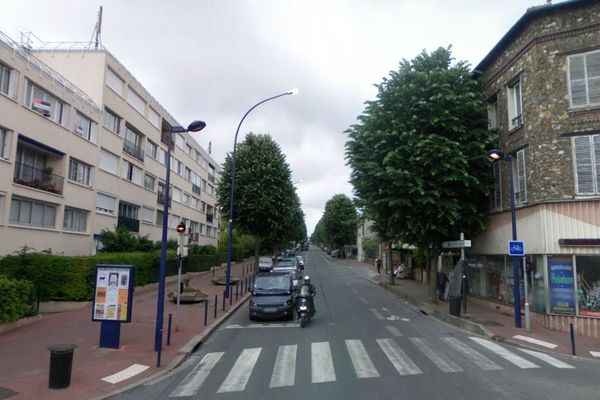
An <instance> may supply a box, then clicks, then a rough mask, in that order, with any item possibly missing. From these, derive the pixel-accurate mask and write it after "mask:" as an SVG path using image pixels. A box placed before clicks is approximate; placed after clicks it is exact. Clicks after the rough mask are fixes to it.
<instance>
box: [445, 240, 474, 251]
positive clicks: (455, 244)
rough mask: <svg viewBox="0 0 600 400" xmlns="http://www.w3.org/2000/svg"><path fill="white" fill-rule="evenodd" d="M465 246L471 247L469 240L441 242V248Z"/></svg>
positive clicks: (461, 247)
mask: <svg viewBox="0 0 600 400" xmlns="http://www.w3.org/2000/svg"><path fill="white" fill-rule="evenodd" d="M465 247H471V241H470V240H450V241H448V242H442V248H443V249H463V248H465Z"/></svg>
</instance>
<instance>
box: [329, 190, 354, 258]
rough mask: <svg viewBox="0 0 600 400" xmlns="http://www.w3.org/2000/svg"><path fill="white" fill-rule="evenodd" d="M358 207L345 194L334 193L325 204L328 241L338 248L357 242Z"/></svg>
mask: <svg viewBox="0 0 600 400" xmlns="http://www.w3.org/2000/svg"><path fill="white" fill-rule="evenodd" d="M356 221H357V215H356V208H355V207H354V203H352V200H350V198H349V197H348V196H346V195H345V194H336V195H334V196H333V197H332V198H331V199H329V201H327V203H326V204H325V214H323V228H324V231H325V237H326V238H327V240H328V242H331V244H332V245H333V246H334V247H335V248H338V249H340V250H341V249H343V247H344V246H345V245H347V244H356Z"/></svg>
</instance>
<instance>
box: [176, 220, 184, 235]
mask: <svg viewBox="0 0 600 400" xmlns="http://www.w3.org/2000/svg"><path fill="white" fill-rule="evenodd" d="M184 232H185V224H184V223H183V222H180V223H179V225H177V233H184Z"/></svg>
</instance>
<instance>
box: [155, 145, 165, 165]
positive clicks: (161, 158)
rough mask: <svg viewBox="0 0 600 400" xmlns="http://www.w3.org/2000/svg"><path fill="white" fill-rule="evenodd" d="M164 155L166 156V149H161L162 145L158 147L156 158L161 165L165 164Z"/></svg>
mask: <svg viewBox="0 0 600 400" xmlns="http://www.w3.org/2000/svg"><path fill="white" fill-rule="evenodd" d="M166 157H167V151H166V150H165V149H163V148H162V147H159V148H158V153H157V158H156V160H157V161H158V162H159V163H161V164H162V165H165V162H166Z"/></svg>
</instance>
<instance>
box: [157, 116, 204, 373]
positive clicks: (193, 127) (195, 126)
mask: <svg viewBox="0 0 600 400" xmlns="http://www.w3.org/2000/svg"><path fill="white" fill-rule="evenodd" d="M205 126H206V123H205V122H204V121H194V122H192V123H191V124H190V125H189V126H188V127H187V129H186V128H184V127H183V126H179V125H176V126H170V125H169V132H168V135H169V136H168V137H167V154H166V157H165V163H166V164H167V165H166V167H167V172H166V177H165V193H164V197H163V218H162V238H161V243H160V267H159V272H158V301H157V302H156V330H155V335H154V350H155V351H158V360H157V362H156V366H157V367H160V356H161V349H162V333H163V319H164V318H163V316H164V311H165V276H166V274H167V229H168V227H167V223H168V221H169V220H168V217H169V185H170V184H171V149H172V148H173V133H183V132H199V131H201V130H202V129H204V127H205Z"/></svg>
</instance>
